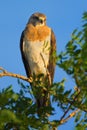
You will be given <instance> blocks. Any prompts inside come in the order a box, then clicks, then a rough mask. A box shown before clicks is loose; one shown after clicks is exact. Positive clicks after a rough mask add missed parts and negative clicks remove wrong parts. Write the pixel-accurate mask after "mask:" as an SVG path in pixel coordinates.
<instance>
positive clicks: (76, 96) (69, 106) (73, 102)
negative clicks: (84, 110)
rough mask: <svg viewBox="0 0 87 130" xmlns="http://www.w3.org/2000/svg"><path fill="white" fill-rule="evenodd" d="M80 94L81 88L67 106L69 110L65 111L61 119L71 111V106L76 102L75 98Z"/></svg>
mask: <svg viewBox="0 0 87 130" xmlns="http://www.w3.org/2000/svg"><path fill="white" fill-rule="evenodd" d="M79 94H80V90H79V89H78V93H77V95H76V96H75V97H74V99H73V101H72V102H71V103H70V105H69V107H68V108H67V110H66V111H65V112H64V114H63V116H62V117H61V119H60V121H62V120H63V118H64V117H65V116H66V114H67V113H68V112H69V110H70V108H71V106H72V105H73V103H74V102H75V100H76V99H77V97H78V96H79Z"/></svg>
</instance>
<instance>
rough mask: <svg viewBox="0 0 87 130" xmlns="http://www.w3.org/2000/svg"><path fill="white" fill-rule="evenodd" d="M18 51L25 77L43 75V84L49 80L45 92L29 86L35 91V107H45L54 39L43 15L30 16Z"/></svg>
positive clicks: (53, 68) (50, 75)
mask: <svg viewBox="0 0 87 130" xmlns="http://www.w3.org/2000/svg"><path fill="white" fill-rule="evenodd" d="M20 50H21V55H22V60H23V63H24V67H25V70H26V74H27V76H28V77H29V78H30V77H32V78H33V76H34V75H35V76H38V75H40V74H43V78H42V80H41V82H43V84H45V82H46V80H47V79H49V80H48V81H49V83H48V85H47V88H46V90H44V88H43V87H40V88H41V89H42V90H40V89H39V86H38V87H36V88H34V86H33V85H32V84H31V88H32V90H34V89H37V92H36V95H35V98H36V103H37V106H38V107H39V108H40V107H44V106H47V104H48V103H47V102H48V101H47V100H49V99H48V93H49V92H47V90H48V88H49V86H51V84H52V82H53V77H54V70H55V56H54V54H55V52H56V39H55V35H54V33H53V31H52V29H51V28H50V27H48V26H47V25H46V16H45V15H44V14H42V13H39V12H37V13H34V14H32V15H31V17H30V18H29V21H28V23H27V25H26V27H25V29H24V30H23V32H22V34H21V38H20ZM39 90H40V91H39Z"/></svg>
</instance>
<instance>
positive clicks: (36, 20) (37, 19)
mask: <svg viewBox="0 0 87 130" xmlns="http://www.w3.org/2000/svg"><path fill="white" fill-rule="evenodd" d="M28 23H31V24H33V26H38V25H39V26H43V25H46V16H45V15H44V14H42V13H34V14H32V15H31V17H30V19H29V21H28Z"/></svg>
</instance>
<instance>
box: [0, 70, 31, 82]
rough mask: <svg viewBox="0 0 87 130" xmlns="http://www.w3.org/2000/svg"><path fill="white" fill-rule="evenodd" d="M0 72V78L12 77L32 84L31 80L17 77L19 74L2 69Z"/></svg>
mask: <svg viewBox="0 0 87 130" xmlns="http://www.w3.org/2000/svg"><path fill="white" fill-rule="evenodd" d="M0 71H1V72H0V77H4V76H9V77H14V78H20V79H22V80H25V81H27V82H29V83H31V82H32V78H27V77H26V76H22V75H19V74H15V73H11V72H8V71H6V70H5V69H3V68H2V67H0Z"/></svg>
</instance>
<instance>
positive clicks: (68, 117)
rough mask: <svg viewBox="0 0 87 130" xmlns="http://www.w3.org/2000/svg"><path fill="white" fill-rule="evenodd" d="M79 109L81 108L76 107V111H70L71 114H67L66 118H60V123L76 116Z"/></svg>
mask: <svg viewBox="0 0 87 130" xmlns="http://www.w3.org/2000/svg"><path fill="white" fill-rule="evenodd" d="M79 111H80V109H76V110H75V111H74V112H72V113H70V114H69V116H67V117H66V118H65V119H62V120H60V124H63V123H65V122H67V121H68V120H69V119H70V118H72V117H74V116H75V115H76V113H77V112H79Z"/></svg>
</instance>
